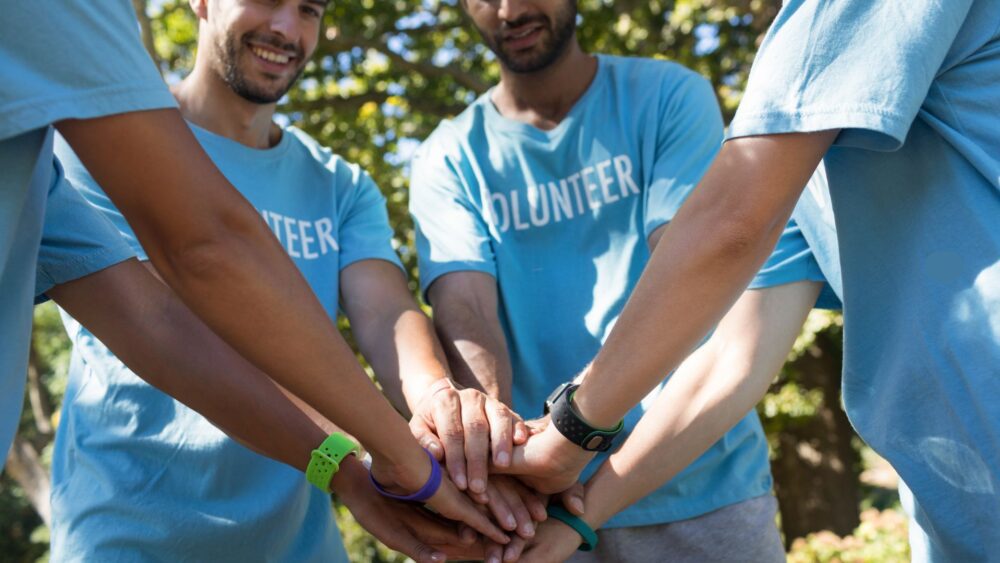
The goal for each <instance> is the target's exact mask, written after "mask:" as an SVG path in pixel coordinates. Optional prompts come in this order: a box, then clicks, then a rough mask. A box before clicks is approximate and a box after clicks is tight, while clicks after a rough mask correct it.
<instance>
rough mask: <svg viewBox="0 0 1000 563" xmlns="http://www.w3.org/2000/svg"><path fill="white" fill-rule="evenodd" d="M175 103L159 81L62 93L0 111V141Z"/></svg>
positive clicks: (23, 102)
mask: <svg viewBox="0 0 1000 563" xmlns="http://www.w3.org/2000/svg"><path fill="white" fill-rule="evenodd" d="M176 107H177V101H176V100H175V99H174V97H173V95H171V94H170V91H169V90H168V89H167V87H166V85H165V84H163V83H162V82H160V83H157V84H151V83H150V82H148V81H143V82H131V83H128V84H116V85H114V86H109V87H106V88H98V89H94V90H89V91H88V92H86V93H83V94H80V93H63V94H60V95H58V96H52V97H48V98H32V99H28V100H23V101H20V102H18V103H14V104H9V105H7V106H6V107H3V108H0V116H2V117H0V139H8V138H11V137H16V136H17V135H20V134H22V133H25V132H27V131H34V130H36V129H40V128H43V127H48V126H49V125H52V124H53V123H56V122H58V121H61V120H63V119H92V118H96V117H103V116H106V115H114V114H120V113H128V112H133V111H145V110H152V109H163V108H176Z"/></svg>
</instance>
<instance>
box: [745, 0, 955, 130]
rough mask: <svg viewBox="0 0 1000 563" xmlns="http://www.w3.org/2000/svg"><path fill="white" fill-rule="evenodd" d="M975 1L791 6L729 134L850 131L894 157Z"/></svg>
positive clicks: (861, 0) (812, 1)
mask: <svg viewBox="0 0 1000 563" xmlns="http://www.w3.org/2000/svg"><path fill="white" fill-rule="evenodd" d="M971 5H972V0H947V1H941V0H911V1H908V2H873V1H872V0H837V1H836V2H830V1H828V0H787V1H786V2H785V3H784V5H783V7H782V9H781V11H780V12H779V13H778V16H777V18H776V20H775V22H774V24H773V25H772V26H771V29H770V30H769V31H768V34H767V36H766V37H765V40H764V42H763V44H762V45H761V48H760V50H759V51H758V53H757V57H756V60H755V61H754V64H753V69H752V70H751V73H750V80H749V83H748V85H747V89H746V93H745V94H744V97H743V100H742V101H741V103H740V108H739V110H738V111H737V114H736V117H735V119H734V120H733V122H732V124H731V125H730V129H729V137H730V138H733V137H743V136H747V135H760V134H775V133H787V132H795V131H797V132H810V131H821V130H826V129H842V130H843V131H842V133H841V134H840V136H839V137H838V138H837V141H836V143H837V144H839V145H843V146H851V147H859V148H865V149H869V150H895V149H897V148H899V147H900V146H901V145H902V143H903V141H904V140H905V138H906V135H907V132H908V131H909V129H910V125H911V124H912V123H913V120H914V119H915V118H916V116H917V112H918V111H919V110H920V107H921V104H922V103H923V100H924V99H925V97H926V96H927V92H928V91H929V89H930V88H931V83H932V81H933V80H934V77H935V76H936V75H937V73H938V71H939V69H940V68H941V65H942V63H943V61H944V59H945V57H946V55H947V54H948V51H949V49H950V47H951V45H952V43H953V41H954V39H955V36H956V34H957V33H958V31H959V29H960V28H961V26H962V23H963V21H964V20H965V17H966V14H967V13H968V11H969V8H970V6H971Z"/></svg>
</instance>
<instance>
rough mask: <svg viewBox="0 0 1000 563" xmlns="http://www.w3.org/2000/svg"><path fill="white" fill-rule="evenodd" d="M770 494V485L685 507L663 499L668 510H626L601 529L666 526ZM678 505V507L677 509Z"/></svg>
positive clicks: (680, 502)
mask: <svg viewBox="0 0 1000 563" xmlns="http://www.w3.org/2000/svg"><path fill="white" fill-rule="evenodd" d="M768 481H770V480H768ZM770 493H771V483H770V482H769V483H768V485H767V486H766V487H752V488H748V489H745V490H743V491H741V492H739V493H738V494H727V495H720V496H718V497H715V498H712V499H710V500H708V501H706V502H700V503H698V504H688V505H686V506H685V503H684V502H683V500H680V499H678V498H670V499H664V500H663V501H662V504H663V505H666V506H670V507H671V508H669V509H660V508H655V509H637V508H632V509H629V508H626V509H625V510H623V511H622V512H620V513H618V514H617V515H615V516H614V517H612V518H611V519H610V520H608V521H607V522H606V523H605V524H604V525H603V526H601V529H606V528H633V527H638V526H654V525H657V524H668V523H671V522H679V521H681V520H689V519H691V518H697V517H698V516H704V515H705V514H708V513H710V512H714V511H716V510H719V509H721V508H725V507H727V506H732V505H734V504H738V503H741V502H745V501H748V500H750V499H754V498H757V497H759V496H762V495H765V494H770ZM678 505H680V507H678Z"/></svg>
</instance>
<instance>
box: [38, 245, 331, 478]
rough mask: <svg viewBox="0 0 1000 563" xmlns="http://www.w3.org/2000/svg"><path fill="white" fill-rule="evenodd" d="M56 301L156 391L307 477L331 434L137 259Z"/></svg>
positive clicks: (68, 287)
mask: <svg viewBox="0 0 1000 563" xmlns="http://www.w3.org/2000/svg"><path fill="white" fill-rule="evenodd" d="M49 295H50V296H51V297H52V298H53V299H54V300H55V302H56V303H58V304H59V306H61V307H62V308H63V309H65V310H66V311H67V312H69V314H70V315H72V316H73V317H74V318H75V319H77V320H78V321H79V322H80V323H81V324H83V325H84V326H86V327H87V328H88V329H89V330H90V331H91V332H93V333H94V335H95V336H97V337H98V338H99V339H100V340H101V341H102V342H104V343H105V344H106V345H107V346H108V348H109V349H111V351H112V352H114V353H115V355H116V356H118V357H119V358H121V360H122V362H124V363H125V364H126V365H127V366H128V367H129V368H130V369H132V370H133V371H135V372H136V373H137V374H139V375H140V376H141V377H142V378H143V379H144V380H146V381H147V382H148V383H149V384H150V385H153V386H154V387H156V388H158V389H160V390H161V391H163V392H165V393H167V394H169V395H171V396H172V397H175V398H176V399H178V400H179V401H181V402H182V403H184V404H186V405H188V406H189V407H191V408H193V409H194V410H196V411H198V412H199V413H201V414H202V415H204V416H205V417H206V418H208V419H209V420H211V421H212V423H213V424H215V425H216V426H218V427H219V428H221V429H223V430H224V431H225V432H226V433H227V434H229V435H231V436H232V437H233V438H235V439H237V440H239V441H240V442H242V443H244V444H247V445H248V446H249V447H251V448H253V449H254V450H255V451H257V452H260V453H261V454H263V455H266V456H268V457H271V458H274V459H277V460H279V461H282V462H284V463H286V464H288V465H291V466H292V467H295V468H296V469H299V470H300V471H305V469H306V465H307V464H308V463H309V456H310V452H311V451H312V449H313V448H315V447H316V445H317V444H319V443H320V442H322V441H323V439H324V438H325V437H326V434H325V433H324V431H323V430H322V429H321V428H320V427H318V426H317V425H316V424H315V423H313V422H312V421H310V419H309V417H307V416H306V415H305V414H303V412H302V411H301V410H299V409H298V408H297V407H295V406H294V405H293V404H292V403H291V402H290V401H289V400H288V399H287V398H286V397H285V396H284V395H283V394H282V393H281V391H280V390H279V388H278V387H277V386H276V385H275V384H274V382H272V381H271V380H270V379H269V378H268V377H267V376H266V375H264V374H263V373H261V372H260V370H258V369H257V368H255V367H254V366H253V365H251V364H250V363H249V362H247V361H246V360H244V359H243V358H242V357H241V356H240V355H239V354H237V353H236V352H234V351H233V350H232V348H230V347H229V346H228V345H227V344H226V343H225V342H223V341H222V340H221V339H220V338H219V337H218V336H216V335H215V334H214V333H212V331H211V330H209V329H208V327H206V326H205V325H204V323H202V322H201V321H200V320H198V318H197V317H195V316H194V314H192V313H191V312H190V311H189V310H188V309H187V307H185V306H184V304H183V303H181V302H180V300H179V299H177V297H176V296H175V295H174V294H173V292H172V291H170V288H168V287H167V286H165V285H163V284H162V283H160V281H159V280H157V279H156V278H155V277H154V276H153V275H152V274H151V273H149V272H147V271H146V270H145V268H143V266H142V265H141V264H140V263H139V262H137V261H135V260H130V261H127V262H123V263H121V264H118V265H115V266H112V267H110V268H107V269H105V270H102V271H100V272H97V273H95V274H92V275H90V276H87V277H84V278H81V279H78V280H75V281H72V282H69V283H66V284H62V285H59V286H56V287H54V288H52V289H51V290H50V291H49Z"/></svg>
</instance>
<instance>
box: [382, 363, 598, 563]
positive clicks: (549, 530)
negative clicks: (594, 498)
mask: <svg viewBox="0 0 1000 563" xmlns="http://www.w3.org/2000/svg"><path fill="white" fill-rule="evenodd" d="M413 411H414V412H413V417H412V419H411V420H410V429H411V431H412V432H413V435H414V436H415V437H416V438H417V440H418V442H419V443H420V444H421V445H423V446H424V447H425V448H427V450H428V451H429V452H431V453H432V454H433V455H435V457H437V458H438V459H439V460H440V461H441V462H442V463H443V466H444V468H445V471H446V473H447V475H448V476H449V477H450V479H445V481H450V482H449V483H448V485H451V486H452V487H453V488H454V489H458V490H463V491H465V493H466V495H468V498H469V499H471V500H472V501H474V502H475V503H477V505H478V506H479V509H478V517H472V518H469V515H468V514H467V509H465V508H463V509H462V510H459V511H456V512H453V513H451V514H446V513H444V512H442V511H441V510H440V509H439V508H438V507H434V508H435V509H436V510H437V511H438V513H439V514H440V515H442V516H447V517H448V518H451V519H453V520H457V521H461V522H464V523H465V524H467V525H469V526H471V527H473V528H475V529H476V530H478V531H480V532H482V531H483V529H484V526H483V524H482V522H481V521H480V520H479V518H486V516H487V515H488V516H489V517H490V518H491V519H492V521H493V523H494V524H495V525H496V526H497V527H499V528H501V529H503V530H506V531H508V532H511V533H512V534H511V536H510V539H509V541H500V539H498V538H497V537H496V534H493V533H491V534H486V535H485V536H479V535H477V534H474V533H471V531H470V530H469V529H468V528H466V527H465V526H462V525H459V526H458V527H452V528H448V529H449V530H450V533H454V534H457V536H455V537H452V536H451V535H447V536H441V535H440V534H441V531H440V529H438V528H434V529H433V530H435V531H432V530H431V529H430V528H427V529H426V530H424V532H423V533H424V534H425V536H423V537H426V539H423V540H422V541H423V543H424V545H427V546H430V547H431V549H437V550H438V551H437V552H436V554H437V555H439V556H444V555H447V556H449V557H466V558H467V557H476V558H484V559H486V561H488V562H491V563H492V562H496V563H499V562H500V561H516V560H518V559H519V558H520V557H521V555H522V552H523V553H524V556H525V557H527V558H531V559H532V560H536V561H548V560H560V561H561V560H563V559H565V558H566V557H568V556H569V555H571V554H572V552H573V551H574V550H575V549H576V548H577V547H578V546H579V544H580V537H579V535H578V534H577V533H576V532H575V531H573V530H572V529H571V528H569V527H568V526H566V525H564V524H562V523H561V522H558V521H549V520H547V519H546V511H545V506H546V504H547V502H548V495H549V494H556V493H560V494H561V497H560V498H561V501H562V502H563V504H564V505H565V506H566V508H567V509H569V510H570V511H572V512H575V513H577V514H582V512H583V487H582V485H580V484H578V483H577V479H578V478H579V475H580V472H581V471H582V470H583V468H584V467H585V466H586V465H587V463H588V462H589V461H590V460H591V459H592V457H593V454H592V453H590V452H586V451H584V450H582V449H580V448H579V447H578V446H576V445H575V444H573V443H571V442H569V441H568V440H566V439H565V438H564V437H563V436H562V434H560V433H559V431H558V430H556V429H555V427H553V426H552V425H550V424H548V420H547V419H542V420H538V421H532V422H530V423H525V422H524V421H523V420H522V418H521V417H520V416H518V415H517V414H516V413H514V412H513V411H511V410H510V409H509V408H508V407H507V406H506V405H504V404H503V403H501V402H499V401H497V400H495V399H493V398H491V397H488V396H486V395H485V394H483V393H482V392H480V391H478V390H475V389H459V388H457V387H456V386H454V385H453V384H452V383H451V382H450V381H448V380H439V381H438V382H437V383H435V384H434V385H432V386H431V387H429V388H428V389H427V390H426V391H425V392H424V394H423V396H422V397H421V399H420V400H419V401H418V402H417V404H416V405H415V406H414V408H413ZM504 474H508V475H504ZM515 476H516V477H517V478H514V477H515ZM380 482H381V481H380ZM452 483H453V485H452ZM442 488H444V485H443V486H442ZM456 515H460V516H459V517H457V518H456ZM408 521H409V520H408ZM434 523H435V524H436V525H437V526H449V525H451V526H455V524H448V523H446V522H445V521H444V520H442V519H440V518H438V519H436V520H434ZM398 527H399V526H397V528H398ZM567 530H568V533H567ZM370 531H372V533H375V534H376V536H378V533H376V531H375V530H373V529H370ZM427 534H430V535H427ZM411 535H414V534H411ZM379 537H380V539H382V538H381V536H379ZM415 537H417V538H421V537H422V536H419V535H416V536H415ZM456 538H457V539H456ZM442 539H444V540H449V541H434V540H442ZM502 539H504V540H505V539H506V538H502ZM383 541H385V540H384V539H383ZM408 541H410V543H413V541H412V540H408ZM398 543H400V542H398V541H397V544H398ZM387 545H389V544H388V543H387ZM403 545H406V543H405V542H403ZM390 547H394V546H392V545H390ZM411 551H412V550H411ZM406 553H407V555H410V556H411V557H414V558H415V559H416V557H415V556H414V555H413V554H412V553H410V552H406ZM421 560H429V561H430V560H433V561H436V560H437V559H421Z"/></svg>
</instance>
